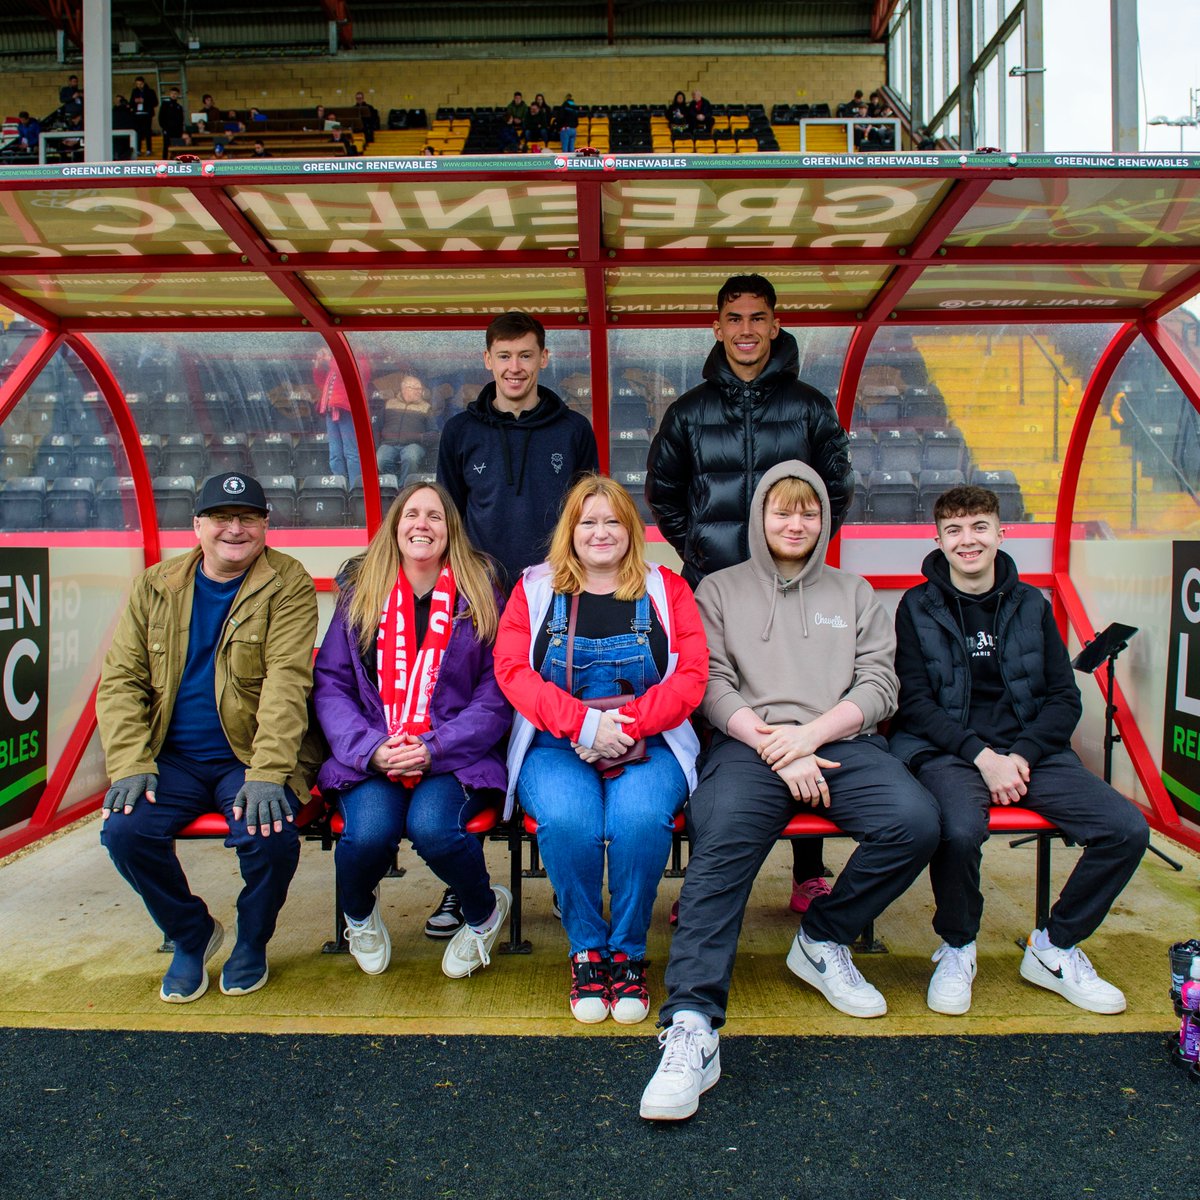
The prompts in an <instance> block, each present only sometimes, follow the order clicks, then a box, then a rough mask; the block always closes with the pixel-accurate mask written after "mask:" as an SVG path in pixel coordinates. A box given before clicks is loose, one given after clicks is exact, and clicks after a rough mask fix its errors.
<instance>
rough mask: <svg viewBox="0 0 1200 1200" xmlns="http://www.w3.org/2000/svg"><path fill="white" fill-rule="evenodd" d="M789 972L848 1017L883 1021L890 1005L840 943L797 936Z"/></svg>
mask: <svg viewBox="0 0 1200 1200" xmlns="http://www.w3.org/2000/svg"><path fill="white" fill-rule="evenodd" d="M787 965H788V970H789V971H791V973H792V974H793V975H796V976H798V977H799V978H801V979H803V980H804V982H805V983H807V984H811V985H812V986H813V987H815V988H816V989H817V991H818V992H820V993H821V995H822V996H824V997H825V999H826V1000H828V1001H829V1003H830V1004H832V1005H833V1007H834V1008H836V1009H837V1010H838V1012H844V1013H845V1014H846V1015H847V1016H848V1017H882V1016H883V1015H884V1014H885V1013H886V1012H887V1001H886V1000H885V999H884V998H883V995H882V994H881V993H880V991H879V989H878V988H876V987H874V986H873V985H872V984H869V983H868V982H867V981H866V980H865V979H864V978H863V977H862V975H861V974H860V973H859V970H858V968H857V967H856V966H855V965H854V960H853V959H852V958H851V957H850V947H849V946H843V945H840V944H839V943H837V942H810V941H809V940H808V939H807V938H806V937H805V936H804V934H803V933H802V932H801V933H797V934H796V936H795V937H794V938H793V939H792V948H791V949H790V950H789V951H788V956H787Z"/></svg>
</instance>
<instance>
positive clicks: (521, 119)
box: [504, 92, 529, 126]
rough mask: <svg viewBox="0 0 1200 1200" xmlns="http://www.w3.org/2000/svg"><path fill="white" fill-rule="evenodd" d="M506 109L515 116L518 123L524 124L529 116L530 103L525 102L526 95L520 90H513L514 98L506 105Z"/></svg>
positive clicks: (510, 114)
mask: <svg viewBox="0 0 1200 1200" xmlns="http://www.w3.org/2000/svg"><path fill="white" fill-rule="evenodd" d="M504 111H505V112H506V113H507V114H508V115H509V116H512V117H515V118H516V121H517V124H518V125H521V126H523V125H524V124H525V118H526V117H527V116H529V105H528V104H526V103H525V97H524V96H522V95H521V93H520V92H513V98H512V99H511V100H510V101H509V102H508V104H507V105H506V106H505V109H504Z"/></svg>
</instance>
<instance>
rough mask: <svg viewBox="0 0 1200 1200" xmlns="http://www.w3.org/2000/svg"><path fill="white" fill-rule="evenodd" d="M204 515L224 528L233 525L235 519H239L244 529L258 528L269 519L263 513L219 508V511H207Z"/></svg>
mask: <svg viewBox="0 0 1200 1200" xmlns="http://www.w3.org/2000/svg"><path fill="white" fill-rule="evenodd" d="M203 515H204V516H205V517H207V518H208V519H209V520H210V521H211V522H212V523H213V524H214V525H219V526H220V527H221V528H222V529H224V528H226V527H227V526H229V525H232V524H233V523H234V521H238V522H239V523H240V524H241V526H242V528H243V529H257V528H258V527H259V526H260V525H263V524H265V522H266V520H267V518H266V517H265V516H264V515H263V514H262V513H231V512H221V511H220V510H218V511H217V512H206V513H204V514H203Z"/></svg>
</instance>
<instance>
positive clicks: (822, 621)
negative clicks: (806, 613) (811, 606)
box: [813, 612, 850, 629]
mask: <svg viewBox="0 0 1200 1200" xmlns="http://www.w3.org/2000/svg"><path fill="white" fill-rule="evenodd" d="M813 621H814V623H815V624H817V625H828V626H830V627H831V628H833V629H849V628H850V626H849V625H847V624H846V619H845V617H843V616H842V615H841V614H840V613H834V614H833V615H832V616H826V615H825V613H820V612H819V613H815V614H814V615H813Z"/></svg>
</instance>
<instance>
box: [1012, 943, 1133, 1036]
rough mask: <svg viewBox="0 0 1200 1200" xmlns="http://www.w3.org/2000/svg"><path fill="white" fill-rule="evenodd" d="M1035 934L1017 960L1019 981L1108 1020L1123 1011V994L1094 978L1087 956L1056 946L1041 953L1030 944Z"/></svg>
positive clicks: (1072, 949)
mask: <svg viewBox="0 0 1200 1200" xmlns="http://www.w3.org/2000/svg"><path fill="white" fill-rule="evenodd" d="M1036 933H1037V931H1036V930H1035V931H1034V932H1033V933H1031V934H1030V935H1029V940H1028V942H1026V944H1025V957H1024V958H1022V959H1021V978H1022V979H1027V980H1028V981H1029V982H1030V983H1036V984H1037V985H1038V987H1043V988H1046V989H1047V990H1049V991H1051V992H1057V993H1058V994H1059V995H1060V996H1062V997H1063V998H1064V999H1066V1000H1070V1002H1071V1003H1072V1004H1074V1005H1075V1006H1076V1007H1078V1008H1083V1009H1086V1010H1087V1011H1088V1012H1094V1013H1102V1014H1104V1015H1106V1016H1111V1015H1112V1014H1113V1013H1119V1012H1124V1011H1125V993H1124V992H1122V991H1121V989H1120V988H1116V987H1113V985H1112V984H1111V983H1109V982H1108V980H1107V979H1101V978H1100V976H1099V975H1097V974H1096V968H1095V967H1093V966H1092V964H1091V961H1090V960H1089V959H1088V956H1087V955H1086V954H1084V952H1083V951H1082V950H1080V948H1079V947H1078V946H1072V947H1071V949H1070V950H1061V949H1059V947H1058V946H1049V947H1047V948H1046V949H1044V950H1043V949H1042V948H1041V947H1039V946H1035V945H1034V944H1033V939H1034V937H1035V935H1036Z"/></svg>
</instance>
